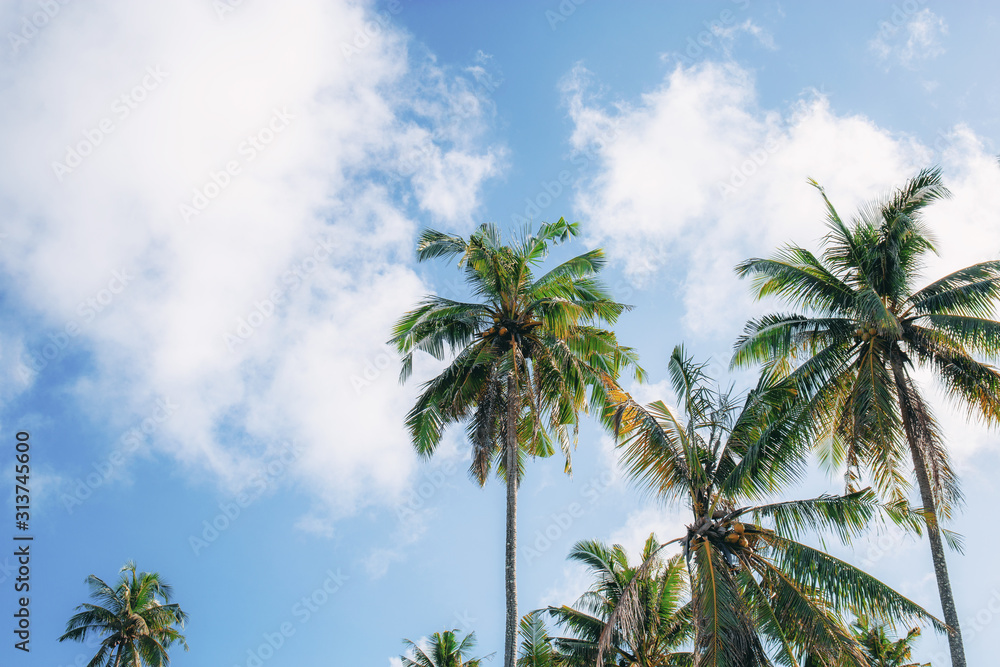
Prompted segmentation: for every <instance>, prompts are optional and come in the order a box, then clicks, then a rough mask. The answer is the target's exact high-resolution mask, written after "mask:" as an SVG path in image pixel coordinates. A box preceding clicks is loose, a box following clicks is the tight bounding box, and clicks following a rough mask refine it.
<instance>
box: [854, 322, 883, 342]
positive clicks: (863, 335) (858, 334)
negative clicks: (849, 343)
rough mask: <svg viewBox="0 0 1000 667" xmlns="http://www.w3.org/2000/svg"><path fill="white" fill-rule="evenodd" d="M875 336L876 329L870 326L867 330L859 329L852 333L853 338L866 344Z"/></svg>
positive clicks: (876, 333)
mask: <svg viewBox="0 0 1000 667" xmlns="http://www.w3.org/2000/svg"><path fill="white" fill-rule="evenodd" d="M877 335H878V329H876V328H875V327H873V326H870V327H868V328H867V329H864V328H859V329H856V330H855V331H854V337H855V338H858V339H860V340H861V341H862V342H863V343H867V342H868V341H870V340H871V339H872V338H875V337H876V336H877Z"/></svg>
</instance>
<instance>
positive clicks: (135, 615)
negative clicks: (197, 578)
mask: <svg viewBox="0 0 1000 667" xmlns="http://www.w3.org/2000/svg"><path fill="white" fill-rule="evenodd" d="M87 584H88V585H89V586H90V596H91V597H92V598H93V599H94V601H95V602H96V603H97V604H88V603H84V604H82V605H80V606H79V607H78V609H80V610H81V611H80V612H79V613H77V614H75V615H74V616H73V617H72V618H70V619H69V622H68V623H67V624H66V632H65V634H63V635H62V636H61V637H59V641H65V640H67V639H72V640H74V641H84V640H86V639H87V637H88V636H90V635H91V634H96V635H101V636H103V637H104V639H102V641H101V646H100V648H99V649H98V651H97V654H96V655H95V656H94V657H93V659H91V661H90V662H89V663H88V665H87V667H104V666H107V667H119V666H126V665H127V666H128V667H140V665H145V666H148V667H165V666H166V665H169V664H170V656H169V655H168V654H167V649H169V648H170V646H172V645H173V644H175V643H180V644H181V645H183V646H184V649H185V650H187V642H186V641H185V639H184V636H183V635H182V634H180V632H178V630H177V628H175V627H174V626H175V625H179V626H181V627H182V628H183V627H184V623H185V621H186V620H187V614H186V613H184V612H183V611H181V609H180V607H179V606H178V605H176V604H171V603H170V596H171V592H172V591H171V588H170V586H169V585H168V584H167V583H165V582H164V581H163V580H162V579H161V578H160V575H159V574H157V573H156V572H138V573H137V572H136V567H135V563H132V562H129V563H126V564H125V566H124V567H123V568H122V569H121V577H120V579H119V581H118V585H117V586H116V587H114V588H112V587H111V586H109V585H108V584H106V583H105V582H104V581H102V580H101V579H100V578H98V577H96V576H94V575H90V576H89V577H87ZM161 599H162V602H161Z"/></svg>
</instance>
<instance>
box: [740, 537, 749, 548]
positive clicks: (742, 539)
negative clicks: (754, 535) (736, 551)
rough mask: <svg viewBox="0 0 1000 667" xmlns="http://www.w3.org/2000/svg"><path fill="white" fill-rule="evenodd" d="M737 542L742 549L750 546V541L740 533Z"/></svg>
mask: <svg viewBox="0 0 1000 667" xmlns="http://www.w3.org/2000/svg"><path fill="white" fill-rule="evenodd" d="M738 544H739V545H740V546H741V547H743V548H744V549H746V548H747V547H748V546H750V541H749V540H748V539H747V538H745V537H743V536H742V535H740V539H739V540H738Z"/></svg>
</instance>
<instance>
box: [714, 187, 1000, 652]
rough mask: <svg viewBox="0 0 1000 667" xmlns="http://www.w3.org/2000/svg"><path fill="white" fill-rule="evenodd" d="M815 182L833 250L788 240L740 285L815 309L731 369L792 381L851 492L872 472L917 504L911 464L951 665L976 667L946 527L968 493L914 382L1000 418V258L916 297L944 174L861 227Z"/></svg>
mask: <svg viewBox="0 0 1000 667" xmlns="http://www.w3.org/2000/svg"><path fill="white" fill-rule="evenodd" d="M813 185H815V186H816V187H817V188H819V190H820V193H821V195H822V197H823V200H824V202H825V203H826V208H827V226H828V228H829V232H828V233H827V235H826V237H825V238H824V241H823V252H822V254H820V255H819V256H816V255H814V254H813V253H812V252H810V251H808V250H806V249H804V248H801V247H799V246H796V245H788V246H785V247H784V248H782V249H781V250H780V251H779V252H778V253H777V254H776V255H775V256H774V257H773V258H772V259H757V258H755V259H749V260H747V261H745V262H743V263H742V264H740V265H739V266H738V267H737V268H736V271H737V273H738V274H739V275H740V276H741V277H746V276H752V277H753V290H754V294H755V295H756V296H757V298H763V297H765V296H770V295H775V296H778V297H781V298H783V299H784V300H786V301H787V302H789V303H791V304H792V305H793V307H798V308H801V309H803V310H804V312H805V314H774V315H767V316H765V317H762V318H759V319H755V320H751V321H750V322H749V323H748V324H747V325H746V329H745V331H744V334H743V336H742V337H741V338H740V339H739V341H738V342H737V344H736V350H735V355H734V357H733V365H734V366H746V365H749V364H752V363H757V362H762V363H763V364H764V365H765V366H766V367H767V368H770V369H771V372H780V373H786V372H787V373H789V374H790V377H791V378H792V379H794V380H795V382H796V386H797V389H798V392H799V398H800V399H801V400H802V401H803V402H804V403H805V404H806V405H807V406H808V409H807V416H808V418H809V419H810V420H811V421H812V422H813V423H814V424H816V425H817V426H818V429H819V432H820V435H821V436H822V437H821V438H820V440H821V441H825V442H828V443H832V446H830V447H828V448H827V449H826V451H825V456H826V457H827V459H828V463H829V464H830V465H831V466H832V467H840V466H841V465H846V469H847V471H848V473H847V483H848V487H849V488H851V487H852V486H853V485H854V483H855V481H856V480H857V479H858V478H859V475H860V474H861V472H862V471H867V472H868V473H869V474H870V475H871V477H872V479H873V481H874V482H875V484H876V485H877V487H879V490H880V491H881V492H882V493H883V494H888V495H889V496H890V497H893V498H896V499H899V498H902V497H905V492H906V490H907V488H908V475H906V474H905V473H906V471H907V469H909V468H910V465H909V464H908V463H907V459H909V461H910V462H911V463H912V471H913V475H914V476H915V478H916V481H917V486H918V488H919V492H920V499H921V504H922V512H923V515H924V517H925V521H926V528H927V534H928V538H929V542H930V547H931V554H932V558H933V563H934V573H935V575H936V578H937V584H938V592H939V595H940V598H941V607H942V609H943V612H944V619H945V621H946V622H947V624H948V625H949V626H950V628H951V632H950V634H949V643H950V648H951V658H952V665H953V666H954V667H965V664H966V663H965V654H964V649H963V646H962V634H961V629H960V627H959V620H958V613H957V611H956V609H955V602H954V597H953V595H952V591H951V583H950V580H949V578H948V567H947V563H946V561H945V553H944V546H943V544H942V531H941V530H940V526H939V519H941V518H947V517H948V516H949V514H950V512H951V510H952V509H953V508H954V507H955V505H956V504H958V503H960V502H961V492H960V490H959V487H958V482H957V479H956V477H955V474H954V472H953V471H952V468H951V466H950V465H949V461H948V452H947V449H946V447H945V446H944V443H943V440H942V437H941V433H940V430H939V428H938V425H937V422H936V421H935V420H934V417H933V415H932V413H931V409H930V407H929V406H928V404H927V402H926V400H925V399H924V397H923V394H922V393H921V391H920V388H919V386H918V384H917V382H916V380H915V378H914V375H913V373H914V371H915V370H916V369H917V368H918V367H919V368H923V369H927V370H930V371H931V372H933V373H934V375H935V376H936V377H937V378H938V379H939V380H940V381H941V382H942V384H943V385H944V387H945V389H946V391H947V392H948V394H949V396H950V397H952V398H953V399H955V401H956V402H957V403H959V404H960V405H964V406H965V408H966V409H967V410H968V413H969V415H970V416H978V417H981V418H983V419H984V420H985V421H986V422H987V423H989V424H993V425H995V424H997V423H1000V373H998V372H997V370H996V369H995V368H994V367H992V366H990V365H987V364H986V363H983V362H982V361H979V360H977V359H976V356H977V355H978V356H982V357H986V358H995V357H996V355H997V354H998V352H1000V323H998V322H996V321H994V319H993V318H994V317H995V315H994V313H995V308H996V305H997V303H998V299H1000V261H988V262H982V263H980V264H975V265H973V266H969V267H966V268H964V269H960V270H958V271H955V272H954V273H951V274H949V275H947V276H945V277H944V278H941V279H939V280H937V281H935V282H932V283H930V284H929V285H927V286H925V287H923V288H921V289H916V288H915V287H916V284H917V280H918V275H919V272H920V269H921V265H922V261H923V258H924V257H925V256H926V254H927V253H929V252H935V249H934V244H933V241H932V239H931V237H930V235H929V233H928V231H927V229H926V228H925V226H924V225H923V222H922V213H923V210H924V209H925V208H926V207H927V206H928V205H930V204H931V203H932V202H935V201H937V200H939V199H941V198H943V197H946V196H948V194H949V193H948V190H947V189H946V188H945V187H944V185H943V184H942V183H941V172H940V170H938V169H925V170H923V171H921V172H920V173H919V174H918V175H917V176H916V177H914V178H912V179H910V180H909V181H907V183H906V184H905V185H904V186H903V187H902V188H900V189H898V190H896V191H895V192H893V193H892V194H891V195H889V196H888V197H885V198H883V199H880V200H878V201H875V202H872V203H870V204H868V205H866V206H864V207H863V208H862V209H861V211H860V212H859V213H858V215H857V216H856V217H855V218H854V219H853V220H852V221H851V223H850V224H847V223H845V222H844V221H843V220H842V219H841V217H840V215H839V214H838V213H837V211H836V209H834V207H833V205H832V204H831V203H830V200H829V199H828V198H827V196H826V194H825V193H824V192H823V189H822V188H820V187H819V185H818V184H816V183H815V182H813ZM796 364H797V365H796ZM944 537H945V539H948V537H949V535H948V534H947V533H944Z"/></svg>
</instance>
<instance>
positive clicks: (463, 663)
mask: <svg viewBox="0 0 1000 667" xmlns="http://www.w3.org/2000/svg"><path fill="white" fill-rule="evenodd" d="M457 632H458V630H445V631H444V632H435V633H434V634H433V635H431V638H430V640H429V641H428V642H427V646H426V649H424V648H421V647H420V646H419V645H417V644H416V643H414V642H412V641H410V640H409V639H404V640H403V643H404V644H406V645H407V646H408V647H409V651H408V653H412V654H413V657H412V658H411V657H409V656H407V655H401V656H399V659H400V660H401V661H402V663H403V667H481V665H482V662H483V660H484V658H472V657H470V656H469V653H471V652H472V649H474V648H475V647H476V633H475V632H470V633H469V634H468V635H466V636H465V638H464V639H462V640H461V641H459V640H458V636H457V635H456V634H455V633H457Z"/></svg>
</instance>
